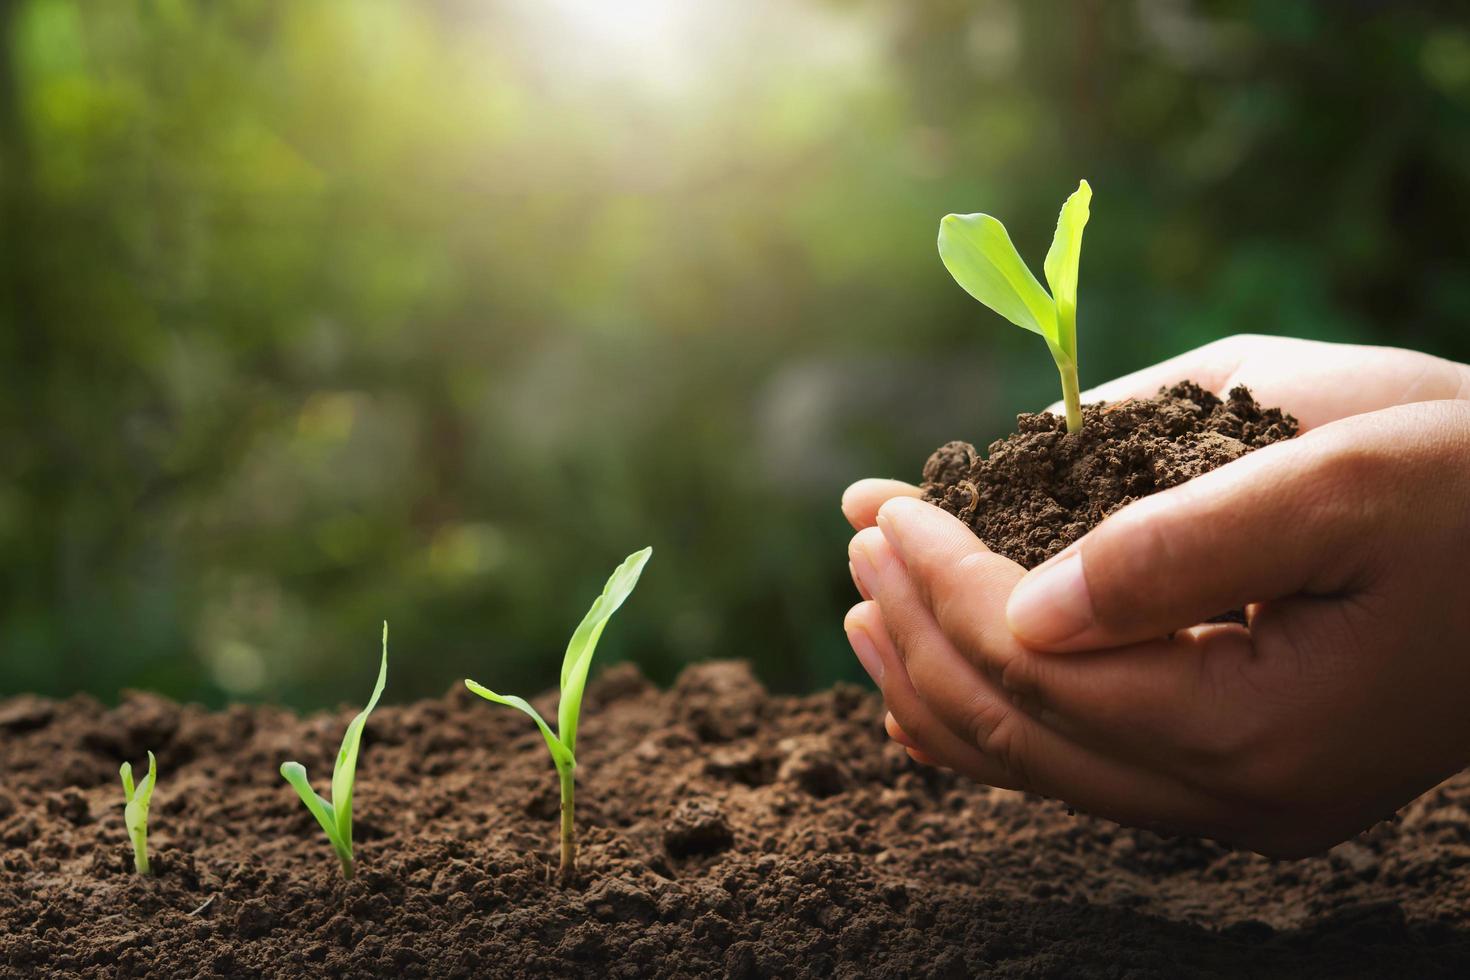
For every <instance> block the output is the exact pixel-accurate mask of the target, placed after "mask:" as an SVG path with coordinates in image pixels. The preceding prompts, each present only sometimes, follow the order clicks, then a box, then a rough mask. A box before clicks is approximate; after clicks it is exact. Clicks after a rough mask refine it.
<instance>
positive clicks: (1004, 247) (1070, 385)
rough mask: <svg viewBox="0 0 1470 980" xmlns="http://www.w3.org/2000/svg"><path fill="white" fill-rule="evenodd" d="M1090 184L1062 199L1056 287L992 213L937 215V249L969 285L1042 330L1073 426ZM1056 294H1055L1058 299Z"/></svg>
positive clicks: (1054, 257) (1019, 321)
mask: <svg viewBox="0 0 1470 980" xmlns="http://www.w3.org/2000/svg"><path fill="white" fill-rule="evenodd" d="M1091 202H1092V188H1091V187H1089V186H1088V185H1087V181H1085V180H1084V181H1082V182H1080V183H1079V184H1078V185H1077V190H1076V191H1074V192H1073V193H1072V196H1071V197H1069V198H1067V203H1065V204H1063V205H1062V213H1061V215H1060V216H1058V218H1057V230H1056V234H1055V236H1054V237H1053V238H1052V241H1051V249H1050V250H1048V251H1047V253H1046V264H1045V266H1044V269H1045V272H1046V281H1047V283H1049V284H1050V285H1051V289H1052V292H1051V295H1048V294H1047V291H1046V290H1045V289H1042V288H1041V283H1039V282H1037V281H1036V277H1035V276H1034V275H1032V274H1031V270H1030V269H1028V268H1027V267H1026V263H1025V261H1024V260H1023V259H1022V258H1021V256H1020V254H1019V253H1018V252H1017V251H1016V246H1014V245H1012V244H1011V236H1010V235H1008V234H1006V226H1005V225H1003V224H1001V223H1000V222H999V221H998V220H996V219H995V218H992V217H991V216H990V215H988V214H947V215H945V216H944V217H943V218H942V219H941V220H940V222H939V257H940V258H941V259H943V260H944V267H945V268H946V269H948V270H949V274H950V275H952V276H954V279H955V282H957V283H959V284H960V285H961V286H962V287H964V290H965V292H967V293H969V294H970V295H971V296H973V297H975V298H976V299H978V300H979V301H980V302H981V303H984V304H985V305H986V306H988V307H990V308H991V309H992V310H994V311H995V312H996V313H999V314H1000V315H1001V316H1003V317H1005V318H1006V319H1007V320H1009V321H1011V322H1012V323H1014V324H1015V325H1016V326H1018V327H1021V328H1023V329H1026V330H1030V331H1031V332H1032V333H1038V334H1041V336H1042V339H1044V340H1045V341H1046V346H1047V347H1048V348H1049V349H1050V350H1051V356H1052V359H1053V360H1054V361H1056V362H1057V370H1058V371H1059V372H1060V373H1061V376H1062V400H1063V401H1064V402H1065V403H1066V406H1067V431H1068V432H1076V431H1077V430H1078V429H1080V428H1082V401H1081V396H1080V392H1079V389H1078V384H1077V263H1078V260H1079V258H1080V257H1081V254H1082V229H1083V227H1084V226H1085V225H1086V224H1087V217H1088V205H1089V204H1090V203H1091ZM1053 296H1055V299H1053Z"/></svg>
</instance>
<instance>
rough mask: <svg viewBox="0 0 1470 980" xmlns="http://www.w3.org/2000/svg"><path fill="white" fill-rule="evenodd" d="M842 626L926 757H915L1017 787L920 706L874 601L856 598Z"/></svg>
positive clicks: (886, 701)
mask: <svg viewBox="0 0 1470 980" xmlns="http://www.w3.org/2000/svg"><path fill="white" fill-rule="evenodd" d="M843 629H844V630H846V632H847V638H848V642H849V643H851V644H852V648H853V651H854V652H855V653H856V654H857V657H858V659H859V660H860V661H861V662H862V663H863V666H864V668H865V669H866V670H867V671H868V673H869V675H870V676H872V677H873V680H874V682H875V683H877V684H878V686H879V687H880V688H881V689H882V691H883V702H884V704H886V705H887V706H888V712H889V714H890V715H891V716H892V717H893V718H894V719H895V720H896V721H897V722H898V724H899V725H901V726H902V730H903V731H904V732H905V733H906V734H907V735H908V736H909V738H910V739H911V741H912V742H913V746H912V747H911V748H912V750H916V751H919V752H921V753H922V754H923V755H924V759H923V760H919V761H923V762H925V764H927V765H943V766H947V767H949V768H950V769H955V770H958V771H961V772H964V773H966V774H967V775H969V776H970V777H971V778H972V779H976V780H979V781H980V782H983V783H986V784H988V785H991V786H1003V787H1006V788H1008V789H1016V788H1018V786H1017V785H1016V784H1015V783H1014V781H1013V780H1012V777H1011V774H1010V773H1008V772H1006V771H1005V769H1003V768H1002V767H1001V766H999V765H997V764H996V763H994V762H993V761H991V760H989V759H987V758H986V757H985V756H984V754H983V753H981V752H980V750H979V749H977V748H976V747H975V746H973V745H966V744H965V743H964V742H963V741H961V740H960V739H959V737H958V736H956V735H955V734H954V732H952V731H950V730H949V729H948V728H947V727H945V725H944V724H943V723H942V722H941V721H939V719H937V718H935V717H934V713H933V712H932V711H930V710H929V709H928V707H926V706H925V705H924V702H923V701H922V700H921V699H920V698H919V696H918V694H917V693H916V692H915V691H914V688H913V685H912V684H910V683H909V678H908V675H907V674H906V673H904V670H903V665H902V663H900V661H899V657H898V651H897V650H895V649H894V646H893V642H892V640H891V639H890V637H889V635H888V631H887V630H886V629H885V628H884V626H883V619H882V617H881V616H880V615H879V613H878V606H877V603H874V602H860V603H858V604H857V605H856V606H853V607H852V609H850V610H848V613H847V618H846V619H845V620H844V621H843ZM869 664H872V665H873V666H871V667H870V666H869ZM920 746H922V748H919V747H920ZM905 747H906V748H908V747H909V746H905ZM911 754H912V752H911Z"/></svg>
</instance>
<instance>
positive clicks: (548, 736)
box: [464, 678, 577, 769]
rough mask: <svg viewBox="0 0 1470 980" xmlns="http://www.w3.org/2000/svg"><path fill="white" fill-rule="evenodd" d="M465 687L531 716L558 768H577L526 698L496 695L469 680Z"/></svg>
mask: <svg viewBox="0 0 1470 980" xmlns="http://www.w3.org/2000/svg"><path fill="white" fill-rule="evenodd" d="M464 686H465V687H467V688H469V689H470V690H471V691H474V692H475V693H476V694H478V695H479V696H480V697H482V698H484V699H485V700H486V701H494V702H495V703H496V704H503V705H505V706H506V707H508V708H516V709H517V710H519V711H524V712H525V713H526V714H528V715H530V716H531V720H532V721H534V722H535V723H536V727H537V728H539V729H541V737H542V738H544V739H545V740H546V747H547V749H549V750H550V751H551V759H552V761H553V762H555V763H556V767H557V768H558V769H561V768H563V767H571V768H575V767H576V765H577V762H576V759H575V757H574V756H573V755H572V752H571V750H570V749H568V748H567V747H566V745H564V744H563V743H562V740H561V739H559V738H557V737H556V734H555V733H554V732H552V730H551V726H550V725H548V724H546V719H544V718H542V717H541V712H539V711H537V710H536V709H535V708H533V707H531V702H529V701H527V700H526V699H525V698H521V697H516V696H515V695H514V694H496V693H495V692H494V691H492V690H490V689H489V688H488V687H486V686H485V685H483V684H478V683H476V682H475V681H472V680H470V679H469V678H466V679H465V682H464Z"/></svg>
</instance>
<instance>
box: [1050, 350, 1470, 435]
mask: <svg viewBox="0 0 1470 980" xmlns="http://www.w3.org/2000/svg"><path fill="white" fill-rule="evenodd" d="M1365 365H1371V366H1372V369H1371V370H1364V366H1365ZM1180 381H1193V382H1195V383H1196V384H1198V385H1200V387H1202V388H1204V389H1205V390H1206V391H1210V392H1213V393H1214V394H1216V395H1219V396H1221V397H1224V396H1225V395H1226V394H1227V393H1228V392H1229V391H1230V389H1232V388H1234V387H1236V386H1237V385H1245V386H1246V387H1247V388H1249V389H1250V390H1251V394H1252V395H1254V396H1255V398H1256V401H1257V402H1259V403H1260V404H1262V405H1265V406H1270V407H1274V406H1280V407H1281V408H1283V409H1285V410H1286V411H1288V412H1290V413H1291V414H1293V415H1295V416H1296V418H1297V421H1299V422H1300V423H1301V426H1302V430H1303V431H1306V430H1308V429H1315V428H1317V427H1318V426H1322V425H1326V424H1327V423H1329V422H1334V421H1336V420H1338V419H1343V418H1348V417H1349V416H1352V415H1362V414H1364V413H1366V412H1376V411H1379V410H1381V409H1385V408H1390V407H1392V406H1395V405H1404V404H1409V403H1411V402H1422V401H1434V400H1437V399H1447V398H1457V397H1463V393H1465V392H1470V388H1466V387H1465V386H1466V383H1467V371H1466V369H1465V367H1464V366H1463V365H1458V364H1455V363H1453V362H1451V361H1446V360H1443V359H1441V358H1437V357H1431V356H1430V355H1428V354H1420V353H1418V352H1416V351H1405V350H1398V349H1396V348H1391V347H1367V346H1361V345H1357V344H1331V343H1326V342H1323V341H1317V340H1300V339H1297V338H1294V337H1265V336H1254V335H1240V336H1235V337H1226V338H1225V339H1223V340H1218V341H1216V342H1214V343H1212V344H1206V345H1205V346H1204V347H1200V348H1198V349H1196V350H1192V351H1189V352H1187V353H1185V354H1180V355H1179V356H1178V357H1172V358H1170V359H1169V360H1167V361H1162V362H1160V363H1158V364H1155V365H1152V366H1150V367H1146V368H1144V369H1142V370H1141V371H1135V372H1133V373H1132V374H1128V375H1124V376H1123V377H1121V378H1117V379H1115V380H1113V381H1109V382H1107V383H1106V384H1102V385H1099V386H1097V387H1096V388H1090V389H1088V390H1087V391H1084V392H1083V393H1082V401H1083V402H1095V401H1119V400H1122V399H1125V398H1151V397H1153V396H1154V395H1155V394H1157V393H1158V390H1159V389H1160V388H1163V387H1167V386H1169V385H1173V384H1176V383H1178V382H1180ZM1047 411H1049V412H1052V413H1054V414H1055V413H1060V412H1061V403H1060V402H1055V403H1053V404H1052V405H1050V406H1048V408H1047Z"/></svg>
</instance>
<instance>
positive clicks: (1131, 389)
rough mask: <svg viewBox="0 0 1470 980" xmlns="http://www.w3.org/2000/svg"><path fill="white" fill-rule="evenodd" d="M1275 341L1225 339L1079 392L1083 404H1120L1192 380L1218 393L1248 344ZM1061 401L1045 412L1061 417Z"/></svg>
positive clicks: (1247, 350)
mask: <svg viewBox="0 0 1470 980" xmlns="http://www.w3.org/2000/svg"><path fill="white" fill-rule="evenodd" d="M1275 339H1276V338H1257V337H1228V338H1226V339H1224V340H1218V341H1215V342H1214V343H1210V344H1206V345H1204V346H1203V347H1196V348H1195V349H1194V350H1191V351H1186V352H1184V353H1183V354H1178V355H1176V356H1174V357H1171V358H1169V359H1167V360H1164V361H1160V362H1159V363H1157V364H1150V365H1149V366H1148V367H1146V368H1142V369H1140V370H1138V371H1134V372H1133V373H1131V374H1125V375H1123V376H1121V377H1118V378H1114V379H1112V380H1111V381H1107V382H1104V383H1103V384H1100V385H1097V386H1096V387H1093V388H1088V389H1087V390H1086V391H1084V392H1082V396H1081V399H1082V402H1083V403H1084V404H1087V403H1090V402H1100V401H1109V402H1111V401H1122V400H1123V399H1125V398H1152V397H1153V396H1154V395H1157V394H1158V393H1159V389H1160V388H1167V387H1168V386H1170V385H1173V384H1178V383H1179V382H1180V381H1193V382H1194V383H1195V384H1197V385H1199V386H1200V387H1201V388H1204V389H1205V390H1206V391H1210V392H1214V393H1215V394H1217V395H1218V394H1221V393H1222V392H1224V391H1228V390H1229V388H1228V387H1226V386H1227V385H1229V384H1230V383H1231V382H1232V380H1233V379H1234V377H1235V375H1236V373H1237V372H1238V371H1239V370H1240V366H1241V364H1242V362H1244V361H1245V359H1246V358H1247V357H1248V356H1249V355H1250V354H1251V353H1253V352H1254V349H1256V348H1258V346H1259V345H1257V344H1253V343H1250V342H1251V341H1259V340H1266V341H1273V340H1275ZM1235 383H1237V384H1238V383H1239V382H1235ZM1273 404H1274V403H1273ZM1062 410H1063V406H1062V403H1061V402H1060V401H1056V402H1052V403H1051V404H1050V405H1048V406H1047V407H1046V411H1048V412H1051V413H1053V414H1061V412H1062Z"/></svg>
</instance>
